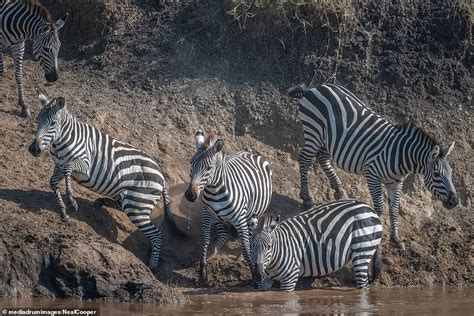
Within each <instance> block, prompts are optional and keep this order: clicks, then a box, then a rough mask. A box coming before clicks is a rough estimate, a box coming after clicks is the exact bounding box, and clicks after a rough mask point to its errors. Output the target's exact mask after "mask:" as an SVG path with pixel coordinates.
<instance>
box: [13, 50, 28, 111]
mask: <svg viewBox="0 0 474 316" xmlns="http://www.w3.org/2000/svg"><path fill="white" fill-rule="evenodd" d="M11 50H12V57H13V60H14V63H15V80H16V84H17V87H18V104H19V105H20V107H21V113H20V116H21V117H28V116H30V111H29V110H28V107H27V106H26V105H25V92H24V88H23V55H24V54H25V42H20V43H18V44H15V45H13V46H12V49H11Z"/></svg>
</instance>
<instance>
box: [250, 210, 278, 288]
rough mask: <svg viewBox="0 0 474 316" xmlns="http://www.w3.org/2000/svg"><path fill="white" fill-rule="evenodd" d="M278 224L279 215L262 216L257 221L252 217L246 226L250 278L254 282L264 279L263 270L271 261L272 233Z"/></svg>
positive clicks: (255, 217) (255, 216) (256, 218)
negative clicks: (248, 238) (250, 260)
mask: <svg viewBox="0 0 474 316" xmlns="http://www.w3.org/2000/svg"><path fill="white" fill-rule="evenodd" d="M279 224H280V215H277V216H275V215H268V214H267V215H263V216H262V217H261V218H260V220H258V217H257V215H254V216H253V217H252V218H251V219H250V221H249V223H248V225H249V230H250V253H251V256H252V265H253V266H252V277H253V279H254V281H255V282H261V281H263V280H264V278H265V270H266V269H267V267H268V265H269V264H270V261H271V259H272V256H273V254H272V246H273V236H274V235H273V232H274V231H275V229H276V228H277V227H278V225H279Z"/></svg>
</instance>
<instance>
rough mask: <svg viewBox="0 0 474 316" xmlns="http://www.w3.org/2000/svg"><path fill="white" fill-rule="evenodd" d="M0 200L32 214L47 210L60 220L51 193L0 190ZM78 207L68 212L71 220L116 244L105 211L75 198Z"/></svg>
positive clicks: (114, 229)
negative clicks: (11, 203)
mask: <svg viewBox="0 0 474 316" xmlns="http://www.w3.org/2000/svg"><path fill="white" fill-rule="evenodd" d="M0 199H3V200H6V201H11V202H14V203H17V204H18V205H19V206H20V207H21V208H23V209H25V210H28V211H30V212H33V213H38V212H40V211H42V210H49V211H52V212H54V213H55V215H57V217H58V219H59V218H60V213H59V205H58V203H57V202H56V198H55V196H54V194H53V193H52V192H47V191H39V190H21V189H0ZM75 200H76V202H77V204H78V206H79V209H78V211H77V212H75V211H68V215H69V216H71V217H72V218H73V219H76V220H78V221H81V222H84V223H87V225H89V226H90V227H91V228H92V229H93V230H94V231H95V232H96V233H97V234H98V235H100V236H102V237H104V238H105V239H107V240H108V241H110V242H113V243H117V227H116V225H115V221H114V220H113V218H112V217H111V216H110V214H109V213H108V212H107V211H106V210H105V209H103V208H102V209H96V208H94V202H93V201H89V200H86V199H83V198H80V197H75ZM111 223H113V224H111Z"/></svg>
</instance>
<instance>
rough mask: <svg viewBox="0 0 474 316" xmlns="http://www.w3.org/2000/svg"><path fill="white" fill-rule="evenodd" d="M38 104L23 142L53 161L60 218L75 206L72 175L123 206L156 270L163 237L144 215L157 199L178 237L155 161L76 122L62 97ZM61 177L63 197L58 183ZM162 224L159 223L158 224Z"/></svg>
mask: <svg viewBox="0 0 474 316" xmlns="http://www.w3.org/2000/svg"><path fill="white" fill-rule="evenodd" d="M39 100H40V102H41V104H42V105H43V108H42V109H41V111H40V112H39V114H38V122H37V126H36V135H35V138H34V139H33V142H32V143H31V145H30V146H29V148H28V149H29V151H30V153H31V154H32V155H34V156H39V155H40V154H41V152H43V151H46V150H49V151H50V154H51V156H52V158H53V160H54V162H55V166H54V171H53V175H52V176H51V179H50V182H49V184H50V186H51V190H52V191H53V192H54V194H55V196H56V199H57V201H58V203H59V205H60V207H61V218H62V220H63V221H65V222H67V221H69V215H68V214H67V213H66V208H67V206H69V209H72V210H77V208H78V207H77V203H76V201H75V200H74V198H73V196H72V194H73V192H72V178H74V179H76V180H77V181H78V182H79V183H80V184H81V185H83V186H85V187H86V188H89V189H90V190H91V191H94V192H97V193H99V194H101V195H102V196H105V197H107V198H99V199H97V200H96V202H95V206H96V207H97V208H100V207H101V206H103V205H106V206H110V207H114V208H117V209H121V210H123V211H124V212H125V213H126V214H127V216H128V218H129V219H130V220H131V221H132V223H134V224H135V225H136V226H137V227H138V228H139V229H140V230H141V231H142V232H143V233H144V234H145V235H146V236H147V237H148V239H149V240H150V242H151V243H152V251H151V256H150V263H149V266H150V268H151V269H152V270H154V269H156V268H157V265H158V258H159V254H160V249H161V243H162V239H163V234H162V232H161V231H160V230H159V229H158V228H157V227H155V225H154V224H153V223H152V222H151V220H150V213H151V211H152V210H153V208H154V207H155V205H156V204H157V202H158V200H159V199H160V198H163V204H164V221H163V224H165V223H166V224H169V227H170V228H171V229H172V231H173V232H175V233H178V235H181V236H184V233H183V232H181V231H180V230H179V229H178V228H177V226H176V223H175V222H174V220H173V217H172V214H171V208H170V200H169V197H168V193H167V190H166V182H165V178H164V176H163V173H162V172H161V170H160V167H159V166H158V164H157V163H156V162H155V160H154V159H153V158H152V157H150V156H149V155H147V154H146V153H144V152H143V151H141V150H138V149H136V148H134V147H133V146H131V145H129V144H126V143H124V142H121V141H119V140H117V139H114V138H113V137H111V136H109V135H108V134H106V133H104V132H101V131H100V130H98V129H96V128H94V127H92V126H90V125H88V124H86V123H83V122H80V121H79V120H77V119H76V117H74V116H73V115H72V114H71V113H70V112H69V111H68V109H67V107H66V104H65V100H64V98H63V97H58V98H54V99H52V100H48V99H47V98H46V96H44V95H40V97H39ZM63 179H65V181H66V199H67V200H66V201H67V203H68V205H67V206H66V204H65V203H64V201H63V199H62V197H61V193H60V191H59V182H60V181H61V180H63ZM163 224H162V225H163Z"/></svg>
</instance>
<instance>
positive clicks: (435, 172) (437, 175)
mask: <svg viewBox="0 0 474 316" xmlns="http://www.w3.org/2000/svg"><path fill="white" fill-rule="evenodd" d="M433 176H435V177H439V176H441V174H440V173H439V171H433Z"/></svg>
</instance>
